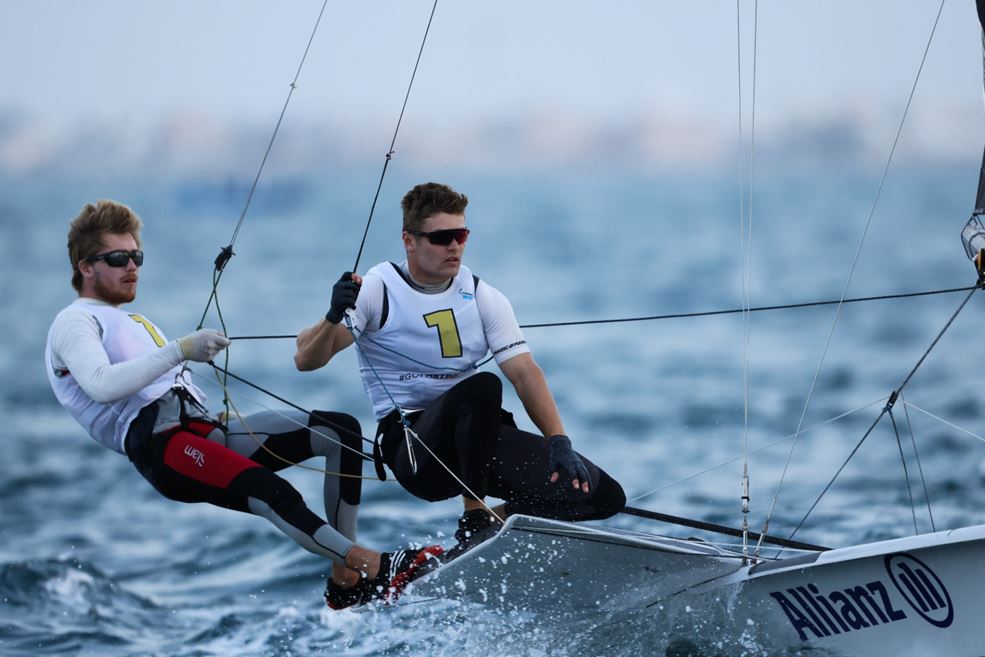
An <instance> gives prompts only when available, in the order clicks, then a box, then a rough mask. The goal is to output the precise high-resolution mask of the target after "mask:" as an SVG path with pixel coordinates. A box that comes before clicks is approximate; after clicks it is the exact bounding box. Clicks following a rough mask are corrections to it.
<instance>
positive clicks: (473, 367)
mask: <svg viewBox="0 0 985 657" xmlns="http://www.w3.org/2000/svg"><path fill="white" fill-rule="evenodd" d="M350 331H351V332H352V337H353V340H354V341H355V340H367V341H368V342H371V343H372V344H374V345H375V346H377V347H379V348H380V349H383V350H384V351H389V352H390V353H391V354H394V355H396V356H400V357H401V358H403V359H406V360H409V361H410V362H412V363H414V364H416V365H420V366H422V367H426V368H428V369H431V370H435V371H442V370H444V371H446V372H455V373H456V374H464V373H465V372H471V371H472V370H477V369H479V368H480V367H482V366H483V365H485V364H486V363H488V362H489V361H491V360H492V359H493V358H495V356H489V357H488V358H484V359H482V360H479V361H476V362H475V363H472V364H471V365H469V366H468V367H461V368H459V367H445V366H442V365H431V364H429V363H425V362H423V361H419V360H417V359H416V358H413V357H411V356H408V355H407V354H404V353H401V352H399V351H397V350H396V349H391V348H390V347H387V346H386V345H384V344H380V343H379V342H377V341H376V340H374V339H373V338H371V337H369V336H368V335H366V332H365V331H359V337H358V338H357V337H356V329H355V328H350ZM367 362H368V361H367ZM391 401H393V400H391Z"/></svg>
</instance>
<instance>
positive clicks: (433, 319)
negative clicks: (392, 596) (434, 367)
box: [424, 308, 462, 358]
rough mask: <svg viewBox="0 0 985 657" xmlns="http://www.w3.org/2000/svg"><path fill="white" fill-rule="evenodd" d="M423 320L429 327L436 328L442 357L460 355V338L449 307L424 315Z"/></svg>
mask: <svg viewBox="0 0 985 657" xmlns="http://www.w3.org/2000/svg"><path fill="white" fill-rule="evenodd" d="M424 321H425V322H426V323H427V325H428V327H430V328H437V329H438V340H439V341H440V342H441V356H442V357H443V358H458V357H459V356H461V355H462V340H461V338H460V337H458V323H457V322H456V321H455V313H453V312H452V311H451V309H450V308H449V309H447V310H436V311H435V312H433V313H428V314H427V315H424Z"/></svg>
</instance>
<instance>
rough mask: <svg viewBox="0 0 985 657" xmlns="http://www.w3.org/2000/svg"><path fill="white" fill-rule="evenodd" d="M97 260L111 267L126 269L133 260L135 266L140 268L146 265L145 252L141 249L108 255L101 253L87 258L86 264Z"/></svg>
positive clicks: (111, 252)
mask: <svg viewBox="0 0 985 657" xmlns="http://www.w3.org/2000/svg"><path fill="white" fill-rule="evenodd" d="M97 260H102V261H103V262H105V263H106V264H107V265H109V266H110V267H126V266H127V263H128V262H130V260H133V264H135V265H137V266H138V267H139V266H141V265H142V264H144V252H143V251H141V250H140V249H134V250H133V251H122V250H121V251H107V252H106V253H100V254H99V255H94V256H89V257H88V258H86V262H96V261H97Z"/></svg>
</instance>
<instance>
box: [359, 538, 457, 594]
mask: <svg viewBox="0 0 985 657" xmlns="http://www.w3.org/2000/svg"><path fill="white" fill-rule="evenodd" d="M444 551H445V550H444V548H442V547H441V546H440V545H429V546H427V547H424V548H421V549H420V550H398V551H396V552H384V553H383V554H382V555H380V572H379V574H378V575H377V576H376V578H375V579H374V580H373V581H372V584H371V590H372V595H373V597H375V598H376V599H378V600H383V601H384V602H385V603H386V604H393V603H394V602H396V600H397V598H398V597H400V594H401V593H403V591H404V589H405V588H407V585H408V584H410V583H411V582H412V581H414V579H416V577H417V575H418V572H417V571H418V569H420V567H421V566H422V565H424V564H425V563H426V562H427V560H428V559H437V558H438V557H440V556H441V555H442V554H443V553H444Z"/></svg>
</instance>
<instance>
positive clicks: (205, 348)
mask: <svg viewBox="0 0 985 657" xmlns="http://www.w3.org/2000/svg"><path fill="white" fill-rule="evenodd" d="M178 346H179V347H181V353H182V355H183V356H184V357H185V360H193V361H195V362H197V363H208V362H209V361H211V360H212V359H213V358H215V357H216V355H218V353H219V352H220V351H222V350H223V349H225V348H226V347H228V346H229V338H227V337H226V336H224V335H223V334H222V333H221V332H219V331H216V330H213V329H199V330H197V331H195V332H194V333H191V334H189V335H186V336H185V337H183V338H181V339H180V340H178Z"/></svg>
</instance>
